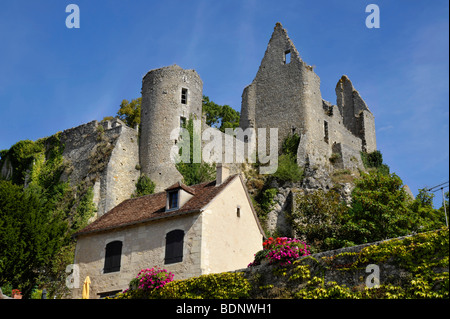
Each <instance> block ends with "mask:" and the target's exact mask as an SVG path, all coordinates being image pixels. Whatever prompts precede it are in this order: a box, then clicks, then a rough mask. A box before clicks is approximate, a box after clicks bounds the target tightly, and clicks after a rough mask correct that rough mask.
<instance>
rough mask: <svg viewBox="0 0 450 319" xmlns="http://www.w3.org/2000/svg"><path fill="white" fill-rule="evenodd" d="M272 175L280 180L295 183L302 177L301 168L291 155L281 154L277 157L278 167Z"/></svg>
mask: <svg viewBox="0 0 450 319" xmlns="http://www.w3.org/2000/svg"><path fill="white" fill-rule="evenodd" d="M273 176H274V177H275V178H277V179H278V180H280V181H284V182H294V183H295V182H300V181H301V180H302V179H303V170H302V169H301V168H300V167H299V166H298V165H297V161H296V159H295V157H294V156H293V155H288V154H283V155H280V156H279V157H278V169H277V171H276V172H275V173H274V174H273Z"/></svg>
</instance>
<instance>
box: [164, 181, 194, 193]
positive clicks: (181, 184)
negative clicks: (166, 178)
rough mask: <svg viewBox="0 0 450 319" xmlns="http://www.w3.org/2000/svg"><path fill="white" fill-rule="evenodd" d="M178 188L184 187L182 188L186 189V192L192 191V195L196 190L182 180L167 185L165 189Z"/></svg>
mask: <svg viewBox="0 0 450 319" xmlns="http://www.w3.org/2000/svg"><path fill="white" fill-rule="evenodd" d="M177 188H182V189H184V190H185V191H186V192H188V193H191V194H192V195H194V194H195V191H194V190H193V189H192V188H191V187H189V186H186V185H184V184H183V183H182V182H176V183H175V184H173V185H172V186H169V187H167V188H166V189H165V191H170V190H172V189H177Z"/></svg>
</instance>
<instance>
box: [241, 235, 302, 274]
mask: <svg viewBox="0 0 450 319" xmlns="http://www.w3.org/2000/svg"><path fill="white" fill-rule="evenodd" d="M308 248H309V245H306V244H305V243H304V242H302V241H300V240H298V239H295V238H288V237H278V238H275V239H274V238H272V237H269V239H267V240H266V241H265V242H264V243H263V250H261V251H259V252H258V253H256V254H255V260H254V261H253V262H252V263H250V264H249V265H248V267H252V266H256V265H260V264H261V261H263V260H268V263H269V264H279V265H280V266H285V265H288V264H290V263H292V261H294V260H295V259H298V258H300V257H301V256H307V255H310V254H311V253H310V251H309V250H308Z"/></svg>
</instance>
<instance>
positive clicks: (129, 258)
mask: <svg viewBox="0 0 450 319" xmlns="http://www.w3.org/2000/svg"><path fill="white" fill-rule="evenodd" d="M201 219H202V216H201V215H199V214H193V215H186V216H183V217H178V218H172V219H163V220H159V221H154V222H151V223H147V224H141V225H138V226H133V227H126V228H122V229H117V230H115V231H109V232H103V233H95V234H91V235H86V236H80V237H79V238H77V248H76V251H75V263H76V264H77V265H78V266H79V271H80V280H81V281H83V280H84V278H86V276H89V278H90V279H91V286H90V288H91V297H90V298H93V299H96V298H98V297H99V295H98V294H99V293H105V292H110V291H117V290H120V291H122V290H124V289H127V288H128V284H129V282H130V280H131V279H133V278H135V277H136V275H137V274H138V273H139V271H140V270H141V269H143V268H144V269H145V268H152V267H160V268H165V269H167V270H168V271H170V272H172V273H173V274H175V276H176V279H184V278H189V277H192V276H199V275H201V272H200V251H201V234H202V232H201V229H202V222H201ZM175 229H181V230H184V232H185V237H184V249H183V250H184V251H183V261H182V262H178V263H174V264H169V265H165V264H164V256H165V238H166V234H167V233H168V232H170V231H172V230H175ZM116 240H119V241H122V256H121V267H120V271H118V272H111V273H106V274H105V273H103V267H104V262H105V248H106V245H107V244H108V243H110V242H112V241H116ZM81 292H82V282H81V285H80V288H78V289H73V291H72V293H73V296H72V297H73V298H81Z"/></svg>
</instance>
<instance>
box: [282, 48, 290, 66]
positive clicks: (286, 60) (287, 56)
mask: <svg viewBox="0 0 450 319" xmlns="http://www.w3.org/2000/svg"><path fill="white" fill-rule="evenodd" d="M289 63H291V50H287V51H284V64H289Z"/></svg>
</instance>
